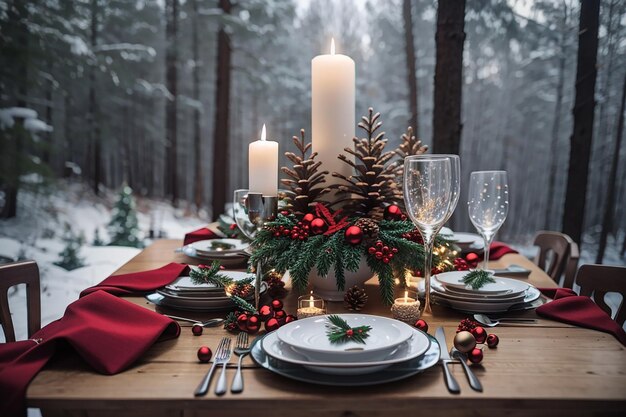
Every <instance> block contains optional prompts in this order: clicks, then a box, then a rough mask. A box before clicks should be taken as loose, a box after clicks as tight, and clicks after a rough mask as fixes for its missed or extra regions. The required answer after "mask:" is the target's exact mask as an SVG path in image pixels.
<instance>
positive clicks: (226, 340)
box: [194, 337, 231, 397]
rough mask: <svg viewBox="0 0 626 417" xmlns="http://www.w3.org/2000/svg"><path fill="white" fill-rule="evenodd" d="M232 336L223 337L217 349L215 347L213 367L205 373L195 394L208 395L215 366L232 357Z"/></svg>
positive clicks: (198, 395) (197, 395)
mask: <svg viewBox="0 0 626 417" xmlns="http://www.w3.org/2000/svg"><path fill="white" fill-rule="evenodd" d="M230 341H231V339H230V337H223V338H222V340H220V343H219V344H218V345H217V349H215V358H214V359H213V364H212V365H211V369H209V371H208V372H207V373H206V375H204V378H202V381H200V385H198V388H196V391H195V392H194V395H195V396H196V397H200V396H202V395H206V393H207V391H208V390H209V384H210V382H211V377H212V376H213V371H215V367H216V366H217V365H218V364H220V363H227V362H228V359H229V358H230Z"/></svg>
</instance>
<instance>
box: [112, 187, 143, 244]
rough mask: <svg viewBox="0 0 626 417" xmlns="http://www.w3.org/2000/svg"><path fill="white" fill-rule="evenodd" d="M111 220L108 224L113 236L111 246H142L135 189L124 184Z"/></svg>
mask: <svg viewBox="0 0 626 417" xmlns="http://www.w3.org/2000/svg"><path fill="white" fill-rule="evenodd" d="M111 215H112V217H111V221H110V222H109V225H108V231H109V235H110V236H111V242H110V243H109V245H111V246H131V247H135V248H139V247H142V246H143V245H142V242H141V240H140V239H139V236H138V234H139V224H138V221H137V213H136V211H135V199H134V198H133V190H132V189H131V188H130V187H129V186H127V185H124V186H123V187H122V189H121V190H120V193H119V195H118V198H117V201H116V202H115V206H114V207H113V210H112V211H111Z"/></svg>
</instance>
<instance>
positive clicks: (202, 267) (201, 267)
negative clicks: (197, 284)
mask: <svg viewBox="0 0 626 417" xmlns="http://www.w3.org/2000/svg"><path fill="white" fill-rule="evenodd" d="M198 268H200V269H205V268H207V266H206V265H204V264H199V265H198Z"/></svg>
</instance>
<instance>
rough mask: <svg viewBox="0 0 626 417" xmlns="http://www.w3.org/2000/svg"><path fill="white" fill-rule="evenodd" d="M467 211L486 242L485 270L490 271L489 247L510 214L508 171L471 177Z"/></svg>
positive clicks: (474, 173) (482, 173) (481, 172)
mask: <svg viewBox="0 0 626 417" xmlns="http://www.w3.org/2000/svg"><path fill="white" fill-rule="evenodd" d="M467 209H468V213H469V217H470V220H471V221H472V224H473V225H474V227H475V228H476V230H478V233H479V234H480V235H481V236H482V237H483V240H484V242H485V252H484V258H485V261H484V263H483V269H484V270H488V266H489V246H490V245H491V242H492V241H493V237H494V236H495V235H496V232H497V231H498V229H500V226H502V224H503V223H504V220H505V219H506V215H507V214H508V212H509V186H508V184H507V177H506V171H476V172H472V174H471V176H470V185H469V194H468V201H467Z"/></svg>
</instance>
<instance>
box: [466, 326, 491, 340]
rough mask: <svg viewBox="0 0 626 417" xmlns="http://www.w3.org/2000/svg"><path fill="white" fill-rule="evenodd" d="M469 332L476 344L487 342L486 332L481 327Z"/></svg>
mask: <svg viewBox="0 0 626 417" xmlns="http://www.w3.org/2000/svg"><path fill="white" fill-rule="evenodd" d="M470 332H471V333H472V335H474V338H475V339H476V343H485V340H487V331H486V330H485V329H484V328H483V327H480V326H476V327H474V328H473V329H472V330H471V331H470Z"/></svg>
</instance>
